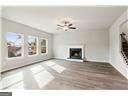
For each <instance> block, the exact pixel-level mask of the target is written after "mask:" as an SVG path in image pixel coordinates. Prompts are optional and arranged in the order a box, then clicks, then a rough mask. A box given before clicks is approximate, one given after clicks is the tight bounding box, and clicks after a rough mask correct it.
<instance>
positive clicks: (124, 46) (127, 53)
mask: <svg viewBox="0 0 128 96" xmlns="http://www.w3.org/2000/svg"><path fill="white" fill-rule="evenodd" d="M120 36H121V53H122V55H123V57H124V59H125V61H126V63H127V64H128V40H127V39H128V38H127V36H126V34H125V33H122V34H120Z"/></svg>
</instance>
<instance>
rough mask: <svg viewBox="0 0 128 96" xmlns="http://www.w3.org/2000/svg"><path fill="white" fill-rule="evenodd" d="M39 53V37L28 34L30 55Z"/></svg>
mask: <svg viewBox="0 0 128 96" xmlns="http://www.w3.org/2000/svg"><path fill="white" fill-rule="evenodd" d="M34 54H37V37H35V36H28V55H34Z"/></svg>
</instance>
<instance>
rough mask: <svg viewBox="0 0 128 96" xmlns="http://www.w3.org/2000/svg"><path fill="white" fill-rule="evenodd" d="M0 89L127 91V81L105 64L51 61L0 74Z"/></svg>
mask: <svg viewBox="0 0 128 96" xmlns="http://www.w3.org/2000/svg"><path fill="white" fill-rule="evenodd" d="M2 78H3V79H2V81H1V82H2V88H3V89H36V90H39V89H48V90H53V89H55V90H73V89H74V90H90V89H92V90H99V89H121V90H122V89H128V80H127V79H126V78H124V77H123V76H122V75H121V74H120V73H119V72H118V71H117V70H116V69H115V68H114V67H112V66H111V65H110V64H108V63H97V62H73V61H66V60H59V59H51V60H47V61H44V62H39V63H36V64H33V65H30V66H26V67H22V68H19V69H15V70H12V71H8V72H5V73H3V74H2Z"/></svg>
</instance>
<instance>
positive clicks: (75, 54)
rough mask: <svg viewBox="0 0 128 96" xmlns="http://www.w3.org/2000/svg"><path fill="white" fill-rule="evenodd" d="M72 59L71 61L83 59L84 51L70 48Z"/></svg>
mask: <svg viewBox="0 0 128 96" xmlns="http://www.w3.org/2000/svg"><path fill="white" fill-rule="evenodd" d="M70 58H71V59H82V49H81V48H70Z"/></svg>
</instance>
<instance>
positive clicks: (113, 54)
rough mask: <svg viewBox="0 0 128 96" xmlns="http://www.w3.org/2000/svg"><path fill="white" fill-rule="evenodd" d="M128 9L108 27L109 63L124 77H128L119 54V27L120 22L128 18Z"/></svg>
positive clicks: (127, 68)
mask: <svg viewBox="0 0 128 96" xmlns="http://www.w3.org/2000/svg"><path fill="white" fill-rule="evenodd" d="M127 16H128V11H126V12H124V13H123V14H122V15H121V16H120V17H119V18H118V19H117V20H116V21H115V22H114V23H113V25H112V26H111V27H110V29H109V32H110V35H109V36H110V42H109V44H110V45H109V46H110V47H109V49H110V56H109V57H110V58H109V60H110V63H111V64H112V65H113V66H114V67H115V68H116V69H117V70H118V71H119V72H121V73H122V74H123V75H124V76H125V77H126V78H128V66H126V63H125V61H124V59H123V57H122V55H121V52H120V36H119V34H120V32H119V30H120V29H119V27H120V24H121V23H123V22H124V21H125V20H126V19H128V17H127Z"/></svg>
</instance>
